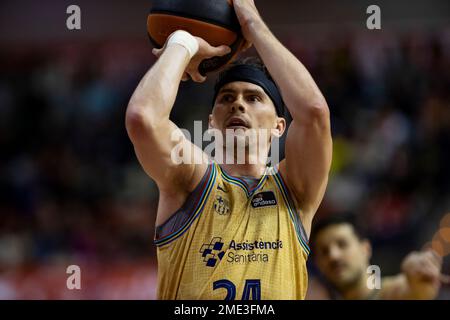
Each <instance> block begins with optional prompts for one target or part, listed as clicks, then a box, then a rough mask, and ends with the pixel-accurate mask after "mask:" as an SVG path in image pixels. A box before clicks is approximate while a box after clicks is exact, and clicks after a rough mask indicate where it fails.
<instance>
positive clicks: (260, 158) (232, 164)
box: [220, 148, 267, 179]
mask: <svg viewBox="0 0 450 320" xmlns="http://www.w3.org/2000/svg"><path fill="white" fill-rule="evenodd" d="M235 151H236V150H235ZM245 151H246V152H245V154H244V155H243V157H242V156H241V157H239V156H238V153H237V152H230V150H228V149H224V156H225V157H224V160H225V161H223V164H220V166H221V168H222V169H223V170H224V171H225V172H226V173H227V174H229V175H231V176H234V177H253V178H258V179H259V178H260V177H261V176H262V175H263V174H264V171H265V170H266V163H267V155H266V154H264V155H260V154H258V153H257V152H251V151H250V150H249V149H248V148H246V150H245ZM242 158H243V159H242Z"/></svg>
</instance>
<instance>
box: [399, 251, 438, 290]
mask: <svg viewBox="0 0 450 320" xmlns="http://www.w3.org/2000/svg"><path fill="white" fill-rule="evenodd" d="M402 269H403V272H404V273H405V275H406V276H407V277H408V279H409V280H411V281H414V282H416V281H422V282H423V281H427V282H432V283H434V284H436V285H438V284H439V283H440V282H441V269H442V257H440V256H439V255H438V254H437V253H436V252H434V251H433V250H430V249H428V250H424V251H420V252H412V253H410V254H409V255H408V256H406V258H405V259H404V261H403V263H402Z"/></svg>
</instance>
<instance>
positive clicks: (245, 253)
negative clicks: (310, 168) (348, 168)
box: [155, 163, 309, 300]
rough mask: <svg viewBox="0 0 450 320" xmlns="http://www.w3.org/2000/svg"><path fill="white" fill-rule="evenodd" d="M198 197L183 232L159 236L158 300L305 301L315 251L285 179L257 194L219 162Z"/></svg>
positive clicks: (270, 175) (270, 174)
mask: <svg viewBox="0 0 450 320" xmlns="http://www.w3.org/2000/svg"><path fill="white" fill-rule="evenodd" d="M195 193H196V194H198V196H197V197H196V199H192V201H191V205H190V207H189V208H188V211H189V214H188V215H185V217H184V218H183V217H180V216H178V217H175V218H174V219H178V220H179V221H182V225H181V226H179V227H177V228H176V229H175V230H170V234H166V235H164V236H161V237H159V236H158V233H157V235H156V237H155V244H156V245H157V255H158V293H157V295H158V299H171V300H172V299H186V300H198V299H226V300H235V299H236V300H237V299H242V300H276V299H289V300H290V299H304V297H305V295H306V289H307V282H308V274H307V270H306V260H307V258H308V254H309V247H308V243H307V237H306V234H305V231H304V229H303V226H302V223H301V221H300V219H299V214H300V212H298V211H297V210H296V209H295V207H294V205H293V202H292V200H291V198H290V195H289V192H288V190H287V188H286V185H285V183H284V181H283V179H282V177H281V175H280V174H279V172H275V170H274V169H273V168H267V170H266V172H265V174H264V175H263V177H261V179H260V180H259V182H258V183H257V184H256V186H254V187H253V188H251V186H249V184H248V183H247V182H246V181H245V180H244V179H240V178H236V177H232V176H230V175H228V174H227V173H226V172H224V171H223V170H222V169H221V168H220V166H219V165H218V164H216V163H213V164H210V165H209V166H208V170H207V172H206V174H205V176H204V178H203V180H202V181H201V183H200V184H199V186H198V187H197V189H196V191H195ZM185 209H186V208H185ZM166 233H169V232H166Z"/></svg>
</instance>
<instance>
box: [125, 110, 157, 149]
mask: <svg viewBox="0 0 450 320" xmlns="http://www.w3.org/2000/svg"><path fill="white" fill-rule="evenodd" d="M151 118H152V117H151V116H150V115H149V114H148V113H146V112H145V111H144V110H142V108H138V107H135V106H132V105H129V106H128V109H127V112H126V115H125V127H126V130H127V132H128V136H129V137H130V139H131V140H132V141H133V142H134V141H137V140H140V139H142V138H144V137H145V136H146V135H148V132H149V131H150V130H151V128H152V120H151Z"/></svg>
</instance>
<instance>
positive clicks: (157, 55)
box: [152, 48, 162, 58]
mask: <svg viewBox="0 0 450 320" xmlns="http://www.w3.org/2000/svg"><path fill="white" fill-rule="evenodd" d="M152 53H153V55H154V56H156V57H157V58H159V57H160V56H161V53H162V49H156V48H153V49H152Z"/></svg>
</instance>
